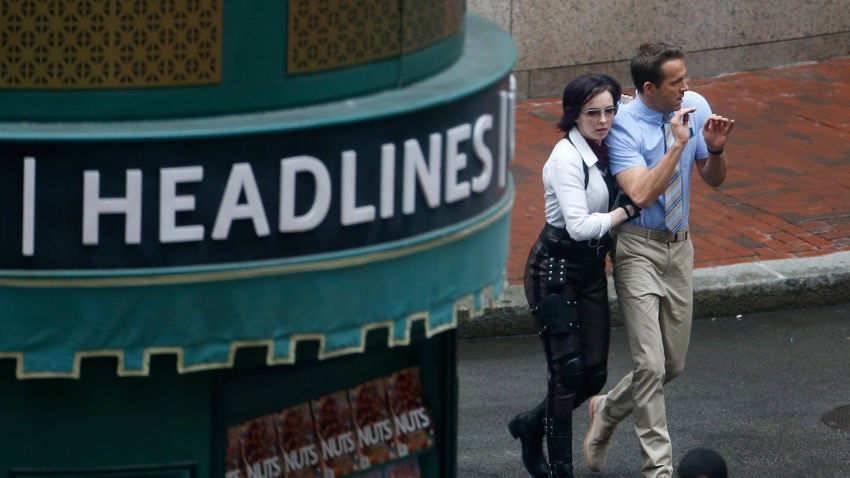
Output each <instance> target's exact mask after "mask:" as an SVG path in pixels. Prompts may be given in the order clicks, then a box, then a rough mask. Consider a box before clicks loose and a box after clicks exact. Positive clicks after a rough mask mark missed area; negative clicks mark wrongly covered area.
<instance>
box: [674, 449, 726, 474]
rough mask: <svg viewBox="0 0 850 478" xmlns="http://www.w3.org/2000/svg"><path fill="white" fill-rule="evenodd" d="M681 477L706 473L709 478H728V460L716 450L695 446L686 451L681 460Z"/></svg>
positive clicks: (679, 471)
mask: <svg viewBox="0 0 850 478" xmlns="http://www.w3.org/2000/svg"><path fill="white" fill-rule="evenodd" d="M678 473H679V477H680V478H697V477H699V476H701V475H705V476H707V477H708V478H727V476H728V475H727V472H726V462H725V461H724V460H723V457H722V456H720V454H719V453H717V452H716V451H714V450H709V449H707V448H694V449H693V450H691V451H689V452H687V453H685V456H683V457H682V460H681V461H680V462H679V470H678Z"/></svg>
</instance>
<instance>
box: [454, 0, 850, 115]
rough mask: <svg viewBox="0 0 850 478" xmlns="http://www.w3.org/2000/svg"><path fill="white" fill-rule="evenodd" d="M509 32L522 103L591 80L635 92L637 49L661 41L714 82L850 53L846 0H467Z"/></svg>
mask: <svg viewBox="0 0 850 478" xmlns="http://www.w3.org/2000/svg"><path fill="white" fill-rule="evenodd" d="M467 6H468V8H469V9H470V10H472V11H474V12H476V13H479V14H480V15H482V16H484V17H485V18H488V19H490V20H492V21H493V22H495V23H496V24H498V25H499V26H501V27H502V28H503V29H505V30H506V31H507V32H509V33H510V34H511V36H512V37H513V39H514V42H515V43H516V46H517V53H518V58H517V63H516V66H515V67H514V73H515V75H516V78H517V87H518V93H519V97H520V98H521V99H528V98H540V97H551V96H560V95H561V92H562V91H563V87H564V84H565V83H566V81H568V80H569V79H570V78H573V77H574V76H576V75H579V74H582V73H585V72H602V73H607V74H610V75H611V76H614V77H615V78H617V79H618V80H620V81H621V82H622V83H623V86H624V87H626V86H628V87H630V86H632V82H631V77H630V75H629V67H628V59H629V58H630V57H631V56H632V53H633V52H634V50H635V48H636V47H637V45H639V44H640V43H643V42H646V41H656V40H663V41H666V42H669V43H677V44H679V45H680V46H682V48H684V49H685V51H686V53H687V60H688V62H687V66H688V76H690V77H691V78H708V77H714V76H719V75H723V74H727V73H735V72H740V71H749V70H755V69H761V68H771V67H777V66H782V65H789V64H793V63H800V62H811V61H819V60H824V59H829V58H837V57H843V56H847V55H850V3H848V0H812V1H808V2H805V1H799V0H738V1H735V0H692V1H689V2H683V1H678V0H594V1H589V0H582V1H578V0H467Z"/></svg>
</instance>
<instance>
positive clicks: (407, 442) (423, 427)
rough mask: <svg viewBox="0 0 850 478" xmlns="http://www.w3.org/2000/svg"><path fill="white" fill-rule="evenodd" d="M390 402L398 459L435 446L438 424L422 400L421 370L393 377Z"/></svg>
mask: <svg viewBox="0 0 850 478" xmlns="http://www.w3.org/2000/svg"><path fill="white" fill-rule="evenodd" d="M387 401H388V403H389V408H390V413H391V414H392V416H393V424H394V425H395V436H396V444H397V450H398V456H405V455H407V454H409V453H413V452H415V451H417V450H422V449H424V448H428V447H431V446H434V422H433V420H431V416H430V415H429V414H428V410H427V409H426V408H425V403H424V401H423V399H422V382H421V381H420V379H419V367H411V368H406V369H404V370H400V371H398V372H395V373H394V374H392V375H390V377H389V378H388V379H387Z"/></svg>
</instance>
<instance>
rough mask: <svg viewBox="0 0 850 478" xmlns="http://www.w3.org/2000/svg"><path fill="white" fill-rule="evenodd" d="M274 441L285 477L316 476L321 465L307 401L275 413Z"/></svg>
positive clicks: (319, 451)
mask: <svg viewBox="0 0 850 478" xmlns="http://www.w3.org/2000/svg"><path fill="white" fill-rule="evenodd" d="M275 424H276V425H277V426H276V428H277V442H278V446H279V447H280V454H281V460H282V466H283V476H284V477H285V478H319V477H321V476H322V464H321V463H320V460H319V456H320V453H321V450H320V449H319V441H318V439H316V432H315V426H314V425H313V415H312V414H311V413H310V404H309V403H302V404H300V405H296V406H294V407H290V408H287V409H286V410H284V411H283V412H281V413H279V414H277V415H276V421H275Z"/></svg>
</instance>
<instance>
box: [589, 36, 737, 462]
mask: <svg viewBox="0 0 850 478" xmlns="http://www.w3.org/2000/svg"><path fill="white" fill-rule="evenodd" d="M685 73H686V69H685V61H684V55H683V53H682V50H681V49H680V48H678V47H674V46H671V45H667V44H665V43H653V44H645V45H641V46H640V47H639V48H638V53H637V55H636V56H635V57H634V58H633V59H632V62H631V74H632V79H633V81H634V84H635V89H636V93H637V94H636V96H637V97H636V98H635V100H634V101H632V102H630V103H628V104H626V105H623V106H622V107H621V108H620V110H619V112H618V114H617V116H616V117H615V119H614V124H613V128H612V130H611V132H610V134H609V135H608V138H607V141H606V144H607V145H608V148H609V155H610V161H611V171H612V172H613V173H614V174H615V175H616V177H617V181H618V182H619V184H620V186H621V188H622V189H623V191H624V192H625V193H626V194H627V195H628V196H629V197H630V198H631V199H632V201H634V203H635V204H636V205H638V206H639V207H641V208H642V209H643V212H642V214H641V215H640V216H639V217H637V218H636V219H634V220H632V221H630V222H628V223H625V224H623V225H621V226H619V227H618V228H617V245H616V252H615V254H614V259H613V261H612V262H613V265H614V286H615V287H616V290H617V295H618V298H619V302H620V309H621V311H622V314H623V321H624V323H625V326H626V331H627V333H628V336H629V345H630V348H631V354H632V372H631V373H629V374H628V375H626V376H625V377H624V378H623V379H622V380H620V382H619V383H618V384H617V385H616V386H615V387H614V388H613V389H612V390H611V391H610V392H608V394H606V395H598V396H595V397H593V398H591V400H590V402H589V405H588V406H589V409H590V428H589V430H588V432H587V436H586V437H585V440H584V455H585V460H586V461H587V464H588V467H589V468H590V469H591V470H592V471H601V470H602V467H603V465H604V463H605V458H606V456H607V453H608V444H609V442H610V438H611V433H613V431H614V429H615V428H616V426H617V424H618V423H619V422H620V421H621V420H622V419H623V418H625V417H626V416H627V415H629V414H630V413H634V426H635V432H636V433H637V436H638V440H639V442H640V448H641V454H642V455H643V458H644V465H643V474H644V476H646V477H648V478H660V477H663V478H670V477H672V474H673V464H672V460H673V458H672V454H673V452H672V446H671V443H670V435H669V433H668V431H667V418H666V411H665V402H664V388H663V385H664V384H665V383H667V382H669V381H670V380H672V379H673V378H674V377H676V376H677V375H679V374H680V373H681V372H682V370H683V368H684V365H685V355H686V353H687V350H688V342H689V340H690V332H691V319H692V317H691V316H692V311H693V286H692V284H693V282H692V272H693V245H692V244H691V241H690V237H689V232H688V206H689V201H690V175H691V171H692V170H693V169H696V170H697V172H698V173H699V175H700V177H701V178H702V180H703V181H705V182H706V183H707V184H709V185H710V186H713V187H717V186H720V185H721V184H722V183H723V181H724V180H725V178H726V156H725V154H724V152H723V150H724V147H725V146H726V141H727V139H728V137H729V134H730V133H731V132H732V128H733V127H734V124H735V123H734V121H733V120H730V119H728V118H724V117H722V116H719V115H715V114H712V112H711V108H710V107H709V105H708V102H707V101H706V100H705V99H704V98H703V97H702V96H700V95H698V94H696V93H694V92H691V91H688V84H687V81H686V79H685Z"/></svg>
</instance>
